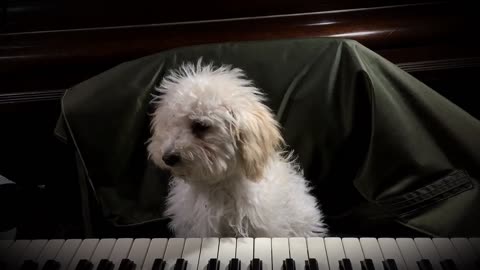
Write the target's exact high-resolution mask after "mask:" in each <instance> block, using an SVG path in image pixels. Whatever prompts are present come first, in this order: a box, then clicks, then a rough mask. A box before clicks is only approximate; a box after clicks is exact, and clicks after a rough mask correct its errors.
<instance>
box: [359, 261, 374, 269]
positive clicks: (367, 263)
mask: <svg viewBox="0 0 480 270" xmlns="http://www.w3.org/2000/svg"><path fill="white" fill-rule="evenodd" d="M360 265H361V266H362V270H375V265H374V264H373V261H372V259H365V260H363V261H361V262H360Z"/></svg>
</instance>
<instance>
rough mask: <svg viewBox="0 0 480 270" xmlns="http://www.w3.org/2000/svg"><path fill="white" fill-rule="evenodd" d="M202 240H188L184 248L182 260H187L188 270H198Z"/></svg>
mask: <svg viewBox="0 0 480 270" xmlns="http://www.w3.org/2000/svg"><path fill="white" fill-rule="evenodd" d="M201 248H202V238H187V239H186V240H185V245H184V246H183V253H182V258H183V259H185V260H187V262H188V263H187V270H197V268H198V260H199V258H200V250H201Z"/></svg>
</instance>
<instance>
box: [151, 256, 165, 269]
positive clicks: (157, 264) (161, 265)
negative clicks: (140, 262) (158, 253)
mask: <svg viewBox="0 0 480 270" xmlns="http://www.w3.org/2000/svg"><path fill="white" fill-rule="evenodd" d="M164 269H165V261H164V260H162V259H155V261H153V266H152V270H164Z"/></svg>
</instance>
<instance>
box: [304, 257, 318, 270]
mask: <svg viewBox="0 0 480 270" xmlns="http://www.w3.org/2000/svg"><path fill="white" fill-rule="evenodd" d="M305 270H319V269H318V262H317V259H308V260H307V261H305Z"/></svg>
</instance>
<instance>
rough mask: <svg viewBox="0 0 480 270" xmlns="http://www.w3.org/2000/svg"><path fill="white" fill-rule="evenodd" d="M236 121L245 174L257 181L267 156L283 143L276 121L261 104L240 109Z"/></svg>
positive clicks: (260, 176)
mask: <svg viewBox="0 0 480 270" xmlns="http://www.w3.org/2000/svg"><path fill="white" fill-rule="evenodd" d="M237 117H241V118H242V119H241V120H240V121H238V129H239V130H238V138H239V142H238V147H239V149H240V153H241V156H240V157H241V161H242V162H243V169H244V170H245V175H246V176H247V177H248V179H250V180H251V181H259V180H260V179H261V178H262V176H263V173H264V168H265V166H266V165H267V162H268V161H269V158H271V157H272V155H273V154H274V153H275V152H276V151H277V150H278V149H279V148H280V147H281V146H282V145H283V143H284V141H283V138H282V136H281V134H280V130H279V127H278V123H277V121H275V119H274V118H273V115H272V113H271V112H270V110H269V109H268V108H267V107H266V106H264V105H263V104H262V105H260V106H258V105H256V106H253V107H252V109H251V110H249V111H242V114H241V116H237Z"/></svg>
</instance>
